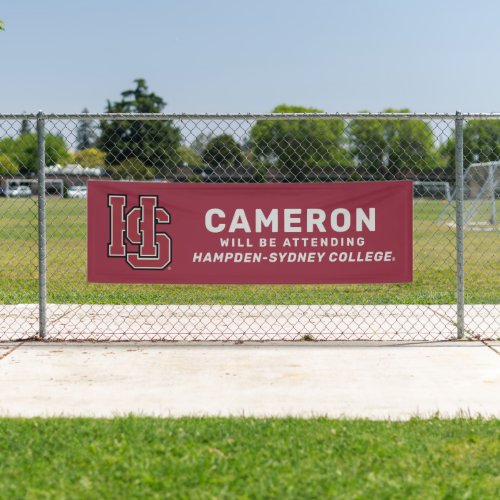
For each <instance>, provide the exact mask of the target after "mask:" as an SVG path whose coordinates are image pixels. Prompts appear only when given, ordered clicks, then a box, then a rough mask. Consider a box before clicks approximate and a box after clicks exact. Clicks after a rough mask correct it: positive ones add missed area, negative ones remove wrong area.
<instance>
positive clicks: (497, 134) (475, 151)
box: [440, 120, 500, 171]
mask: <svg viewBox="0 0 500 500" xmlns="http://www.w3.org/2000/svg"><path fill="white" fill-rule="evenodd" d="M440 152H441V155H442V157H443V160H444V163H445V165H446V168H448V169H449V170H451V171H453V170H454V169H455V134H453V135H452V136H451V137H450V138H449V139H448V140H447V141H446V142H445V143H444V144H443V146H442V147H441V150H440ZM498 160H500V120H471V121H468V122H466V123H465V125H464V168H467V167H468V166H469V165H470V164H471V163H482V162H488V161H498Z"/></svg>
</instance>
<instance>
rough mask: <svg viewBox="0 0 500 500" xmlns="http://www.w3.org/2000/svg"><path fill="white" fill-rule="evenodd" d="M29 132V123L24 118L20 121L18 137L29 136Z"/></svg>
mask: <svg viewBox="0 0 500 500" xmlns="http://www.w3.org/2000/svg"><path fill="white" fill-rule="evenodd" d="M30 131H31V123H30V122H29V120H27V119H26V118H23V120H22V121H21V128H20V129H19V135H23V134H29V133H30Z"/></svg>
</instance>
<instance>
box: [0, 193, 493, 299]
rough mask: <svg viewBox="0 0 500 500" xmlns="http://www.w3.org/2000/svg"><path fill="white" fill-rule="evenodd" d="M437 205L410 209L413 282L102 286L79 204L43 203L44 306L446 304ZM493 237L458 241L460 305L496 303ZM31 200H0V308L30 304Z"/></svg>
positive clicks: (448, 274)
mask: <svg viewBox="0 0 500 500" xmlns="http://www.w3.org/2000/svg"><path fill="white" fill-rule="evenodd" d="M444 206H445V205H444V204H443V202H442V201H429V200H417V201H416V202H415V207H414V214H415V216H414V282H413V283H408V284H390V285H342V286H341V285H279V286H268V285H258V286H255V285H243V286H241V285H230V286H227V285H208V286H207V285H202V286H197V285H128V284H127V285H108V284H89V283H87V281H86V200H70V199H60V198H49V199H48V200H47V248H48V258H47V265H48V300H49V302H52V303H89V304H101V303H103V304H104V303H106V304H120V303H128V304H200V303H204V304H405V303H406V304H452V303H454V302H455V280H456V278H455V233H454V229H453V228H452V227H450V226H448V225H446V224H445V223H442V222H439V221H438V218H439V214H440V213H441V211H442V209H443V208H444ZM498 247H499V233H498V232H472V231H471V232H467V234H466V300H467V302H468V303H478V304H481V303H497V302H498V288H499V287H500V283H499V279H498V276H499V275H500V261H499V258H498ZM37 252H38V250H37V206H36V199H34V198H31V199H0V303H6V304H16V303H34V302H37V289H38V282H37V267H36V259H37Z"/></svg>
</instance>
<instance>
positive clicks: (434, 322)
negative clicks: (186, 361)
mask: <svg viewBox="0 0 500 500" xmlns="http://www.w3.org/2000/svg"><path fill="white" fill-rule="evenodd" d="M497 165H500V115H498V116H497V115H471V114H467V115H461V114H456V115H446V114H435V115H430V114H429V115H415V114H388V113H386V114H333V115H332V114H312V113H308V114H282V115H147V114H144V115H125V114H123V115H118V114H112V115H111V114H106V115H104V114H102V115H101V114H100V115H90V114H81V115H43V114H41V113H40V114H38V115H29V114H27V115H0V185H1V190H0V194H1V195H2V196H1V197H0V215H1V217H0V249H1V253H0V255H1V257H0V258H1V259H2V262H1V266H0V341H14V340H20V339H27V338H34V337H37V336H39V335H40V334H41V335H42V336H43V337H44V338H45V339H48V340H64V341H68V340H85V341H90V340H96V341H100V340H152V341H156V340H168V341H232V342H240V341H268V340H276V341H278V340H279V341H283V340H285V341H286V340H289V341H296V340H401V341H415V340H426V341H430V340H449V339H455V338H457V337H458V338H462V337H464V338H481V339H491V338H495V339H496V338H498V337H499V332H500V307H499V305H498V302H499V300H498V299H499V290H500V286H499V285H500V280H499V276H500V273H499V270H500V264H499V253H498V249H499V241H500V240H499V235H500V233H499V226H498V222H497V217H496V210H497V208H498V206H499V200H498V197H499V193H500V184H499V172H500V169H498V168H497ZM91 179H92V180H99V179H101V180H109V179H115V180H128V181H131V180H136V181H145V180H147V181H155V182H204V183H271V182H282V183H288V182H302V183H307V182H315V183H318V182H321V183H325V182H341V183H344V182H360V181H373V180H377V181H384V180H412V181H414V221H413V225H414V228H413V231H414V233H413V244H414V263H413V265H414V280H413V282H412V283H405V284H380V285H377V284H376V285H373V284H371V285H224V286H222V285H130V284H127V285H119V284H94V283H88V282H87V278H86V210H87V207H86V184H87V181H89V180H91Z"/></svg>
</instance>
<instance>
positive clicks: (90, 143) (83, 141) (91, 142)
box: [76, 108, 97, 151]
mask: <svg viewBox="0 0 500 500" xmlns="http://www.w3.org/2000/svg"><path fill="white" fill-rule="evenodd" d="M88 112H89V110H88V109H87V108H84V109H83V111H82V113H85V114H88ZM96 128H97V127H96V124H95V122H94V121H93V120H80V121H79V122H78V126H77V129H76V150H77V151H82V150H83V149H90V148H93V147H95V143H96V140H97V131H96Z"/></svg>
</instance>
